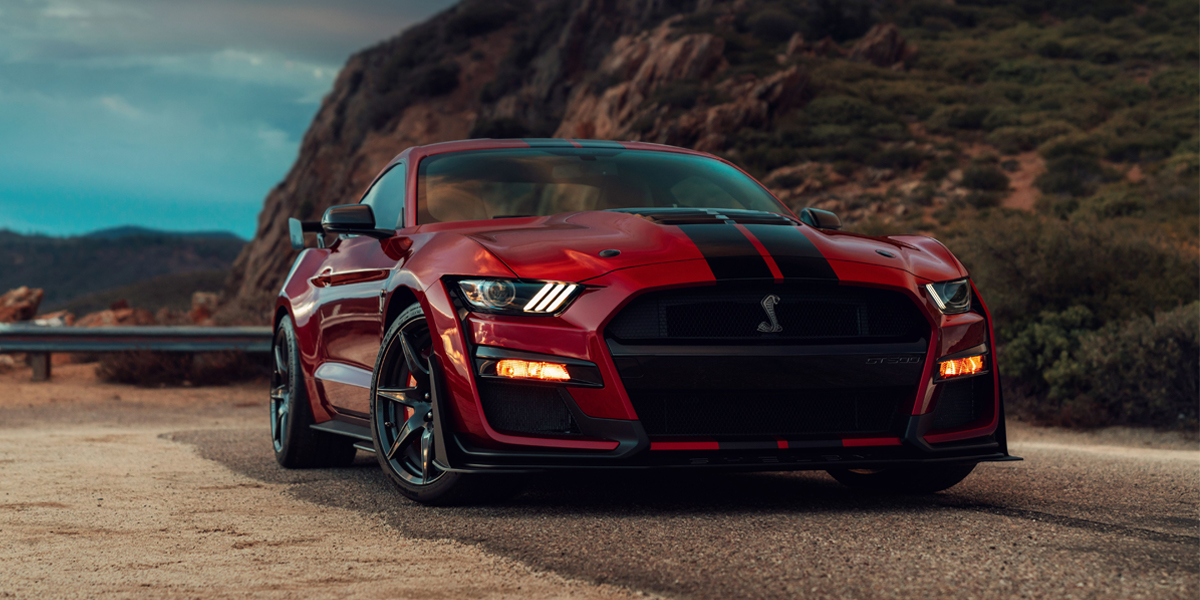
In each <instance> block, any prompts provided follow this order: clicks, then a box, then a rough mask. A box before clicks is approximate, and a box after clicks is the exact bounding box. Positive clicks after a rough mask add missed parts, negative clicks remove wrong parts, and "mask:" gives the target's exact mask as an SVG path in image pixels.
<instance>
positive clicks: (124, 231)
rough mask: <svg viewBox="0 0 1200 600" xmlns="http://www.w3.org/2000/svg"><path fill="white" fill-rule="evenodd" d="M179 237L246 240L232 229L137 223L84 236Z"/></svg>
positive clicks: (102, 237)
mask: <svg viewBox="0 0 1200 600" xmlns="http://www.w3.org/2000/svg"><path fill="white" fill-rule="evenodd" d="M162 236H167V237H177V238H189V239H195V238H207V239H213V240H237V241H240V242H245V241H246V240H243V239H242V238H240V237H238V235H237V234H235V233H233V232H231V231H164V230H162V229H150V228H148V227H138V226H136V225H126V226H124V227H111V228H109V229H100V230H98V231H93V232H91V233H85V234H83V236H82V237H86V238H99V239H105V240H115V239H120V238H127V237H162Z"/></svg>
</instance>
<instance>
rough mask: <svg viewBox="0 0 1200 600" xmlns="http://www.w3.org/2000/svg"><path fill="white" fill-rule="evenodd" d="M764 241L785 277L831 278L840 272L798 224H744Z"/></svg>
mask: <svg viewBox="0 0 1200 600" xmlns="http://www.w3.org/2000/svg"><path fill="white" fill-rule="evenodd" d="M744 227H745V228H746V229H748V230H749V231H750V233H752V234H754V237H756V238H758V241H759V242H762V245H763V247H764V248H766V249H767V254H770V255H771V258H773V259H775V265H776V266H778V267H779V272H780V273H783V276H784V277H785V278H803V279H832V280H834V281H837V274H836V273H834V272H833V267H831V266H829V261H827V260H825V257H824V256H823V255H822V254H821V251H820V250H817V247H816V246H814V245H813V243H812V242H810V241H809V240H808V238H807V237H805V236H804V233H802V232H801V231H800V228H799V227H789V226H786V225H744Z"/></svg>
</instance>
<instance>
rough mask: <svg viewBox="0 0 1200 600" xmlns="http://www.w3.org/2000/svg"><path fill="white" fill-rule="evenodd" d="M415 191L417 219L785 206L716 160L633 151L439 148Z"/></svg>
mask: <svg viewBox="0 0 1200 600" xmlns="http://www.w3.org/2000/svg"><path fill="white" fill-rule="evenodd" d="M417 192H418V199H417V210H418V213H419V214H418V217H417V220H418V222H419V223H439V222H446V221H467V220H475V219H491V218H495V217H503V216H516V215H529V216H544V215H552V214H557V213H563V212H574V211H581V210H607V209H613V208H645V207H686V208H741V209H749V210H763V211H768V212H786V211H785V209H784V208H783V207H782V206H781V205H780V204H779V202H777V201H776V200H775V198H773V197H772V196H771V195H770V194H769V193H767V191H766V190H764V189H763V188H762V186H760V185H758V183H756V182H755V181H754V180H753V179H750V178H749V177H747V176H746V175H744V174H742V173H741V172H740V171H738V170H737V169H735V168H733V167H731V166H729V165H727V164H725V163H723V162H721V161H718V160H713V159H711V158H705V157H702V156H692V155H688V154H677V153H672V152H649V151H639V150H609V149H596V148H573V149H558V148H555V149H520V150H479V151H470V152H453V153H448V154H439V155H435V156H431V157H429V158H426V159H424V160H422V161H421V165H420V170H419V172H418V181H417Z"/></svg>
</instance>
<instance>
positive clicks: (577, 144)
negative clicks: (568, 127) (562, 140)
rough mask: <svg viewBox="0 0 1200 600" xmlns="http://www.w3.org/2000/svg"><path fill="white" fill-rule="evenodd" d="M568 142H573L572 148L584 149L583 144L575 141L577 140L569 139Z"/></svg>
mask: <svg viewBox="0 0 1200 600" xmlns="http://www.w3.org/2000/svg"><path fill="white" fill-rule="evenodd" d="M567 141H568V142H571V145H572V146H575V147H576V148H582V147H583V144H580V143H579V142H577V141H575V140H571V139H568V140H567Z"/></svg>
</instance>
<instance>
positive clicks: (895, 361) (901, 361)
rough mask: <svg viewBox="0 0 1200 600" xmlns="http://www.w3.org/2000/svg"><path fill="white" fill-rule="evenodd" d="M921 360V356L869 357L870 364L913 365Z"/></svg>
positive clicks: (868, 362)
mask: <svg viewBox="0 0 1200 600" xmlns="http://www.w3.org/2000/svg"><path fill="white" fill-rule="evenodd" d="M919 362H921V357H919V356H881V357H879V358H868V359H867V364H868V365H911V364H914V363H919Z"/></svg>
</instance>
